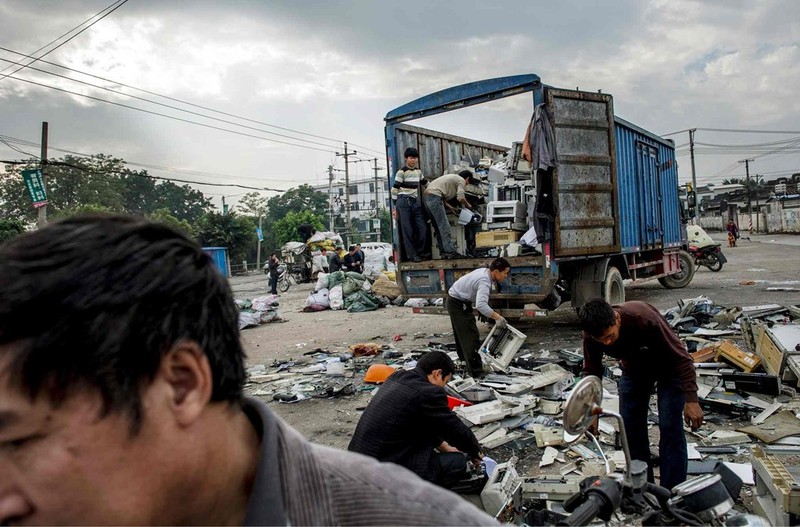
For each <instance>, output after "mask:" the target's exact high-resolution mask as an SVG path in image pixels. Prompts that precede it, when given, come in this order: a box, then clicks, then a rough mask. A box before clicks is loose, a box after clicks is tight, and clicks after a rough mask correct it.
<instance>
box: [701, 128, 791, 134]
mask: <svg viewBox="0 0 800 527" xmlns="http://www.w3.org/2000/svg"><path fill="white" fill-rule="evenodd" d="M697 130H704V131H706V132H730V133H742V134H800V130H747V129H743V128H697Z"/></svg>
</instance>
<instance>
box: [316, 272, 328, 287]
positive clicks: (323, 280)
mask: <svg viewBox="0 0 800 527" xmlns="http://www.w3.org/2000/svg"><path fill="white" fill-rule="evenodd" d="M329 276H330V275H329V274H327V273H319V274H318V275H317V285H315V286H314V291H320V290H322V289H330V285H329V280H328V277H329Z"/></svg>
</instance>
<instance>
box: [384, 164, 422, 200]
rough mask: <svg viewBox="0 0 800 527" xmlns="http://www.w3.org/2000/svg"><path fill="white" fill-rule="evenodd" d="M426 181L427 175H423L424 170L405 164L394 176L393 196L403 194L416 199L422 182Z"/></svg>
mask: <svg viewBox="0 0 800 527" xmlns="http://www.w3.org/2000/svg"><path fill="white" fill-rule="evenodd" d="M425 182H426V180H425V176H423V175H422V170H420V169H418V168H413V169H412V168H408V167H407V166H404V167H403V168H401V169H400V170H398V171H397V174H395V176H394V185H393V186H392V197H393V198H395V199H397V197H398V196H399V195H400V194H402V195H404V196H410V197H412V198H414V199H416V198H417V196H418V190H419V187H420V184H425Z"/></svg>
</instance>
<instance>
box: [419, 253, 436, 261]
mask: <svg viewBox="0 0 800 527" xmlns="http://www.w3.org/2000/svg"><path fill="white" fill-rule="evenodd" d="M419 257H420V258H422V259H423V260H430V259H431V258H433V256H432V255H431V253H425V254H420V255H419Z"/></svg>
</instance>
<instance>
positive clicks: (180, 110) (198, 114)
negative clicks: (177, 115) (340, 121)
mask: <svg viewBox="0 0 800 527" xmlns="http://www.w3.org/2000/svg"><path fill="white" fill-rule="evenodd" d="M0 61H5V62H11V60H9V59H4V58H0ZM28 69H29V70H34V71H38V72H41V73H45V74H47V75H52V76H54V77H59V78H61V79H66V80H68V81H71V82H77V83H79V84H83V85H85V86H90V87H92V88H97V89H99V90H105V91H108V92H111V93H115V94H117V95H122V96H123V97H130V98H131V99H136V100H138V101H144V102H148V103H150V104H155V105H157V106H162V107H164V108H169V109H171V110H176V111H179V112H185V113H188V114H191V115H196V116H199V117H204V118H206V119H211V120H213V121H219V122H222V123H225V124H231V125H233V126H239V127H242V128H246V129H248V130H255V131H257V132H264V133H266V134H271V135H277V136H279V137H285V138H287V139H292V140H295V141H303V142H304V143H310V144H313V145H319V146H324V147H326V148H331V145H326V144H325V143H320V142H317V141H311V140H309V139H302V138H300V137H292V136H290V135H285V134H279V133H278V132H270V131H269V130H264V129H263V128H256V127H253V126H248V125H246V124H239V123H236V122H234V121H228V120H226V119H220V118H219V117H211V116H209V115H205V114H203V113H200V112H194V111H192V110H185V109H183V108H178V107H176V106H172V105H171V104H165V103H161V102H158V101H153V100H150V99H147V98H145V97H139V96H137V95H130V94H127V93H125V92H122V91H119V90H115V89H112V88H108V87H105V86H99V85H97V84H92V83H90V82H85V81H81V80H78V79H73V78H71V77H67V76H66V75H60V74H58V73H53V72H51V71H47V70H43V69H40V68H34V67H32V66H29V67H28ZM13 78H14V79H16V80H22V79H20V78H19V77H13Z"/></svg>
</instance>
